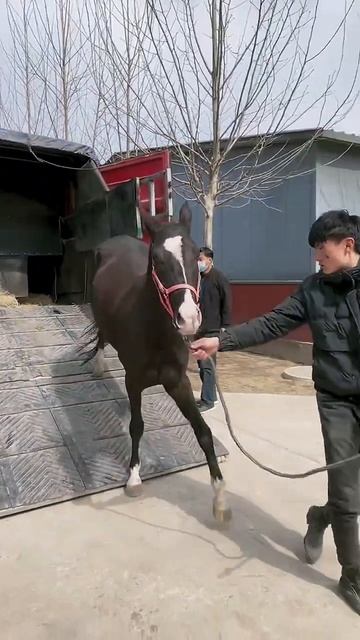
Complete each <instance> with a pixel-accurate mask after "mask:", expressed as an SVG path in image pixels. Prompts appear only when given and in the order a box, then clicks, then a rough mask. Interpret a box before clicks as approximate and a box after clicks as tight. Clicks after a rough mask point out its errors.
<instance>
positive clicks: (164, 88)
mask: <svg viewBox="0 0 360 640" xmlns="http://www.w3.org/2000/svg"><path fill="white" fill-rule="evenodd" d="M320 2H321V0H251V1H250V0H245V1H240V2H239V0H203V1H200V2H199V3H198V4H197V5H196V4H195V3H194V1H193V0H144V14H145V15H146V18H147V19H146V22H145V23H144V22H141V23H139V21H133V22H132V26H131V30H132V34H133V36H134V37H135V38H136V44H137V47H139V48H140V50H141V59H142V62H143V64H144V63H145V68H144V66H143V68H142V73H145V74H146V77H147V88H148V91H147V93H146V95H145V96H144V95H142V94H141V92H139V91H138V87H137V86H136V84H134V83H133V82H132V78H126V77H125V76H124V74H123V52H122V51H119V48H118V45H117V43H116V41H115V40H114V39H111V40H110V39H104V38H103V39H102V43H103V47H104V50H105V54H106V56H105V57H106V59H107V61H108V63H107V64H108V66H111V67H112V68H113V69H116V71H117V72H118V73H119V78H120V77H121V78H122V81H123V83H125V86H126V89H127V90H129V94H130V95H132V96H133V97H134V98H135V99H136V100H137V101H138V102H139V103H140V105H141V109H140V111H139V112H137V113H134V112H132V111H131V110H130V109H128V110H127V111H126V113H127V114H128V117H130V118H132V119H133V120H134V119H136V121H137V124H138V126H140V127H141V129H142V131H143V136H144V138H145V139H146V141H147V143H148V144H151V143H154V141H155V142H156V144H163V145H166V146H170V147H171V148H172V150H173V154H174V157H175V163H176V164H178V165H179V166H180V165H181V171H179V172H177V171H175V172H174V175H175V178H176V180H177V184H178V188H179V189H180V190H181V191H182V192H183V193H186V195H187V197H189V195H190V194H191V193H192V194H194V197H195V198H196V199H197V200H198V202H200V204H201V205H202V208H203V210H204V214H205V225H204V241H205V243H206V244H207V245H209V246H212V236H213V217H214V211H215V209H216V206H217V205H221V204H225V203H230V202H231V201H233V200H234V199H235V198H236V201H237V203H238V202H239V199H243V202H244V203H246V202H248V200H249V199H251V198H256V199H261V200H262V201H263V202H265V203H266V196H267V194H268V192H269V190H270V189H272V188H273V187H274V186H275V185H276V184H279V183H280V182H281V181H282V180H283V179H284V177H285V175H288V174H289V168H290V167H293V166H294V162H295V161H296V160H299V159H300V158H301V157H302V156H303V154H304V153H305V152H306V151H307V150H308V149H309V147H310V145H311V144H312V143H313V141H314V138H316V136H317V135H319V134H320V133H321V131H322V130H323V128H324V127H329V126H330V125H333V124H334V123H335V122H337V121H339V120H341V119H342V118H343V116H344V114H345V113H346V112H347V110H349V109H350V108H351V106H352V104H353V101H354V99H355V93H354V88H355V84H356V79H357V77H358V70H359V51H356V52H355V55H354V51H352V52H351V53H352V58H351V64H352V72H351V78H350V80H349V82H348V86H347V89H346V91H345V92H344V91H343V95H342V97H341V99H340V100H338V101H335V99H334V95H333V94H334V93H335V92H336V88H337V84H338V82H339V79H340V78H342V70H343V66H344V61H345V59H346V55H347V51H346V41H345V36H346V31H347V22H348V20H349V17H350V16H352V15H353V12H354V8H355V4H356V0H349V1H348V2H346V0H345V2H344V10H343V15H342V17H341V19H339V22H338V24H337V25H336V27H335V28H334V29H333V31H332V32H331V33H329V34H328V35H327V37H326V38H324V37H323V36H322V34H323V32H324V28H322V25H321V23H320V19H319V10H320ZM109 11H110V5H109ZM112 15H113V7H112V8H111V15H110V16H109V15H108V21H109V20H110V19H111V17H112ZM100 18H101V16H98V28H99V29H102V33H106V32H108V31H107V28H106V25H105V27H104V26H103V25H102V24H101V19H100ZM239 34H240V35H239ZM335 45H336V46H337V47H338V52H339V55H338V62H337V66H336V68H334V69H333V70H332V72H331V73H330V74H329V75H328V77H326V78H325V79H322V78H319V77H316V68H317V65H318V63H319V62H320V60H321V59H322V58H324V56H326V54H327V51H328V50H329V49H330V48H331V47H332V46H335ZM347 65H349V62H348V61H347ZM127 108H128V105H127V107H125V109H127ZM306 114H311V116H312V118H313V119H314V118H316V124H315V126H314V127H313V128H314V129H316V134H315V136H314V138H313V139H311V140H309V141H307V142H306V143H303V144H300V145H298V146H296V148H293V147H292V148H290V147H288V146H287V145H286V143H285V142H284V144H283V145H280V147H277V151H276V152H274V151H273V147H272V143H273V141H274V139H275V138H278V137H279V134H280V133H281V132H282V131H284V130H286V129H290V128H293V127H294V125H295V124H296V123H298V122H299V121H300V122H301V121H303V120H304V116H305V115H306ZM249 136H252V140H251V143H250V142H249V141H248V144H247V145H245V144H244V143H245V139H246V137H249ZM204 140H208V141H209V142H207V143H204Z"/></svg>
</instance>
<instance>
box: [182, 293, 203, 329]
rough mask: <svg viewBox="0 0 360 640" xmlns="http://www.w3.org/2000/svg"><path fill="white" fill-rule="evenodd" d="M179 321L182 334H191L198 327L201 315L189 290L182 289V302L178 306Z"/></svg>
mask: <svg viewBox="0 0 360 640" xmlns="http://www.w3.org/2000/svg"><path fill="white" fill-rule="evenodd" d="M179 316H180V318H181V323H180V325H179V331H180V333H181V334H182V335H184V336H193V335H194V334H195V333H196V332H197V330H198V329H199V327H200V322H201V315H200V312H199V308H198V306H197V305H196V304H195V302H194V298H193V297H192V295H191V293H190V291H189V290H188V289H185V290H184V302H182V303H181V305H180V307H179Z"/></svg>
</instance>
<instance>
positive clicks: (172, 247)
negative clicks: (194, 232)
mask: <svg viewBox="0 0 360 640" xmlns="http://www.w3.org/2000/svg"><path fill="white" fill-rule="evenodd" d="M164 249H166V251H168V252H169V253H171V254H172V255H173V256H174V258H175V260H177V261H178V263H179V264H180V267H181V268H182V272H183V274H184V281H185V282H186V275H185V267H184V258H183V252H182V237H181V236H174V237H173V238H166V240H165V242H164Z"/></svg>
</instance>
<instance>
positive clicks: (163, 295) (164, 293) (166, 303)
mask: <svg viewBox="0 0 360 640" xmlns="http://www.w3.org/2000/svg"><path fill="white" fill-rule="evenodd" d="M151 275H152V279H153V282H154V284H155V287H156V289H157V292H158V294H159V298H160V302H161V304H162V306H163V307H164V309H165V311H166V312H167V313H168V314H169V316H170V318H171V319H172V321H173V323H175V313H174V309H173V308H172V306H171V302H170V296H171V294H172V293H175V291H180V290H181V289H188V291H191V293H192V294H193V295H194V297H195V302H196V304H197V305H198V304H199V298H200V273H199V278H198V283H197V287H196V289H195V287H193V286H192V285H191V284H188V283H187V282H182V283H180V284H173V285H172V286H171V287H165V286H164V285H163V283H162V282H161V280H160V278H159V276H158V275H157V273H156V271H155V267H154V264H153V265H152V272H151Z"/></svg>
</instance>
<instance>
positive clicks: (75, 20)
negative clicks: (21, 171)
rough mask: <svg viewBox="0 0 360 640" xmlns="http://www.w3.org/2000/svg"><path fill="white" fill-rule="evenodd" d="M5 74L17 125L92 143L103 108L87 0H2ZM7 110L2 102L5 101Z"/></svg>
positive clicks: (11, 115) (11, 116)
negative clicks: (96, 89) (98, 98)
mask: <svg viewBox="0 0 360 640" xmlns="http://www.w3.org/2000/svg"><path fill="white" fill-rule="evenodd" d="M6 2H7V10H8V26H9V33H8V40H9V43H8V42H7V43H6V44H5V45H4V50H5V57H6V61H7V64H6V65H4V70H3V73H5V74H6V76H7V78H8V86H9V87H10V91H9V95H8V96H7V100H6V113H7V115H8V120H11V121H12V122H13V126H15V127H16V128H18V129H21V130H22V129H26V130H27V131H28V132H29V133H42V134H44V135H51V136H55V137H62V138H73V139H79V140H86V141H87V142H90V143H92V144H93V145H95V142H96V134H97V133H98V131H99V118H100V117H101V113H100V111H99V110H98V108H97V103H96V99H95V97H94V90H93V80H92V75H91V73H90V68H89V63H90V58H91V46H90V37H89V34H87V33H84V31H83V23H84V20H85V18H86V8H87V4H88V3H87V2H86V0H50V1H49V0H17V1H16V2H14V0H6ZM4 110H5V104H4Z"/></svg>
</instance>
